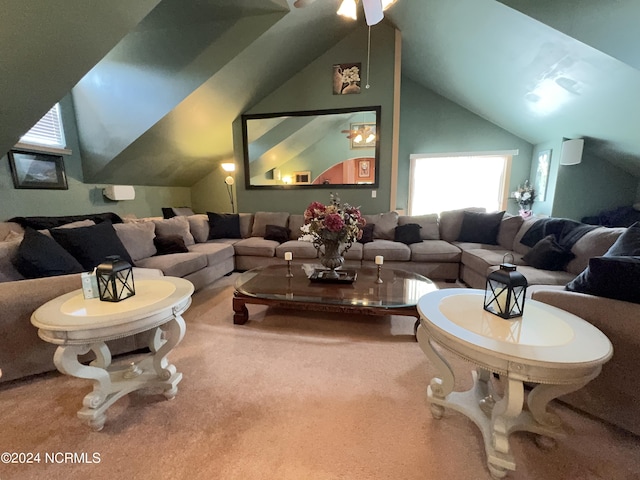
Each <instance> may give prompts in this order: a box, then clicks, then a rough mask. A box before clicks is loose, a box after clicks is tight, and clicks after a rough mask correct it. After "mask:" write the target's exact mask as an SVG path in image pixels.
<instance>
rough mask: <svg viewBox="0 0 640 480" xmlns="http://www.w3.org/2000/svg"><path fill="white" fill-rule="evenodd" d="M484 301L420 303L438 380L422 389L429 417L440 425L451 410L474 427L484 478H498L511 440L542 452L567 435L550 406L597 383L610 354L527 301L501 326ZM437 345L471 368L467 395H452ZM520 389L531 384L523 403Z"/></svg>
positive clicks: (578, 327) (439, 298)
mask: <svg viewBox="0 0 640 480" xmlns="http://www.w3.org/2000/svg"><path fill="white" fill-rule="evenodd" d="M483 300H484V291H483V290H473V289H467V288H451V289H444V290H438V291H435V292H431V293H428V294H426V295H425V296H423V297H422V298H421V299H420V300H419V301H418V311H419V312H420V326H419V327H418V332H417V337H418V343H419V344H420V348H422V350H423V351H424V353H425V354H426V355H427V357H428V358H429V360H431V362H432V363H433V364H434V366H435V367H436V368H437V369H438V373H439V375H438V376H436V377H434V378H433V379H432V380H431V382H430V385H429V387H428V389H427V397H428V401H429V404H430V408H431V413H432V415H433V417H434V418H436V419H440V418H442V415H443V413H444V409H445V407H448V408H451V409H454V410H456V411H458V412H460V413H462V414H463V415H466V416H467V417H469V418H470V419H471V420H473V422H474V423H475V424H476V425H477V426H478V428H479V429H480V431H481V432H482V435H483V437H484V445H485V451H486V454H487V466H488V468H489V471H490V472H491V475H492V477H493V478H502V477H504V476H505V475H506V474H507V472H508V470H515V468H516V462H515V459H514V457H513V455H512V453H511V448H510V446H509V435H510V434H511V433H512V432H515V431H529V432H533V433H535V434H537V435H539V436H540V437H538V439H537V440H538V441H539V443H540V444H541V446H545V445H547V444H548V443H549V442H548V440H549V439H553V438H556V437H559V436H561V435H564V433H565V432H564V430H563V429H562V425H561V422H560V419H559V418H558V417H557V415H555V414H553V413H552V412H549V411H547V405H548V404H549V402H550V401H551V400H553V399H554V398H557V397H559V396H560V395H564V394H566V393H570V392H573V391H575V390H578V389H579V388H582V387H583V386H584V385H586V384H587V383H588V382H590V381H591V380H593V379H594V378H595V377H597V376H598V374H599V373H600V371H601V369H602V365H603V364H604V363H605V362H607V361H608V360H609V359H610V358H611V356H612V355H613V347H612V345H611V342H610V341H609V339H608V338H607V337H606V336H605V335H604V334H603V333H602V332H601V331H600V330H598V329H597V328H596V327H594V326H593V325H591V324H590V323H588V322H586V321H584V320H582V319H581V318H579V317H577V316H575V315H572V314H570V313H568V312H565V311H564V310H560V309H559V308H556V307H553V306H551V305H547V304H544V303H541V302H537V301H535V300H529V299H527V300H526V302H525V308H524V314H523V316H522V317H519V318H516V319H511V320H505V319H503V318H501V317H498V316H496V315H493V314H491V313H489V312H486V311H485V310H484V309H483ZM434 344H435V345H438V346H440V347H443V348H444V349H445V350H447V351H449V352H451V353H453V354H455V355H457V356H458V357H460V358H463V359H465V360H467V361H469V362H471V363H472V364H474V365H476V367H477V368H476V371H474V372H472V373H473V387H471V389H469V390H468V391H466V392H454V391H453V387H454V381H455V375H454V372H453V369H452V368H451V366H450V365H449V363H448V362H447V360H446V359H445V358H444V357H443V356H442V355H441V353H440V352H439V351H438V349H436V348H434ZM492 373H497V374H499V375H500V381H501V384H502V385H503V390H504V391H503V392H496V391H495V390H494V388H493V384H492V383H491V381H490V380H491V376H492ZM525 382H526V383H532V384H535V386H534V387H533V389H532V390H531V391H530V392H529V394H528V395H525V389H524V383H525ZM524 407H526V408H524ZM551 442H552V440H551Z"/></svg>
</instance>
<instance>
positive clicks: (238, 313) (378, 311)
mask: <svg viewBox="0 0 640 480" xmlns="http://www.w3.org/2000/svg"><path fill="white" fill-rule="evenodd" d="M278 267H280V266H274V268H278ZM267 268H269V267H267ZM298 269H299V270H300V271H299V272H297V271H296V270H294V272H296V278H294V281H293V282H292V283H294V284H295V283H297V282H309V280H308V279H307V278H306V277H304V276H303V273H302V271H301V269H300V267H298ZM371 271H373V269H368V270H358V275H359V277H358V279H356V282H358V281H361V282H362V281H365V282H372V278H371ZM393 272H394V270H393V269H389V268H387V269H384V270H383V279H384V278H385V275H389V274H390V273H391V275H394V273H393ZM408 273H409V274H411V272H408ZM425 280H426V282H430V281H429V280H428V279H425ZM426 282H425V283H426ZM329 285H333V286H335V287H336V288H341V287H343V286H342V285H340V284H325V285H324V287H328V286H329ZM372 285H375V284H373V283H372ZM432 285H433V290H436V289H437V287H436V286H435V284H432ZM259 295H260V294H256V295H248V294H245V293H242V292H240V291H239V290H238V289H237V288H236V290H235V291H234V293H233V312H234V315H233V323H234V324H236V325H244V324H245V323H247V321H248V320H249V310H248V309H247V304H252V305H267V306H270V307H279V308H285V309H295V310H304V311H315V312H331V313H343V314H360V315H377V316H384V315H403V316H409V317H414V318H416V319H417V320H416V323H415V328H417V327H418V323H419V318H420V314H419V313H418V309H417V306H416V304H417V300H418V299H416V304H413V305H398V306H387V305H358V304H349V303H326V302H314V301H307V300H301V299H299V298H298V299H296V297H295V295H296V288H295V287H293V288H292V292H291V293H290V295H291V299H288V298H282V297H283V296H281V297H280V298H266V297H264V296H259ZM414 330H415V329H414Z"/></svg>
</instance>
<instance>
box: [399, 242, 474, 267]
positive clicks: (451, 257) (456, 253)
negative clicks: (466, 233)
mask: <svg viewBox="0 0 640 480" xmlns="http://www.w3.org/2000/svg"><path fill="white" fill-rule="evenodd" d="M409 248H410V249H411V261H412V262H426V263H437V262H441V263H457V262H459V261H460V255H461V253H462V252H461V251H460V249H459V248H458V247H456V246H455V245H452V244H451V243H449V242H445V241H444V240H423V241H422V242H420V243H414V244H412V245H410V246H409Z"/></svg>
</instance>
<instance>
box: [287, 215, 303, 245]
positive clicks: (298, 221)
mask: <svg viewBox="0 0 640 480" xmlns="http://www.w3.org/2000/svg"><path fill="white" fill-rule="evenodd" d="M303 225H304V215H299V214H295V215H289V229H290V230H291V235H290V236H289V239H290V240H298V239H299V238H300V237H301V236H302V231H301V230H300V227H302V226H303Z"/></svg>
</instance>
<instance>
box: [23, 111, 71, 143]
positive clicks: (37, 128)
mask: <svg viewBox="0 0 640 480" xmlns="http://www.w3.org/2000/svg"><path fill="white" fill-rule="evenodd" d="M15 148H20V149H25V150H35V151H39V152H48V153H57V154H62V155H70V154H71V150H69V149H68V148H67V144H66V139H65V135H64V125H63V123H62V114H61V111H60V104H59V103H56V104H55V105H54V106H53V107H51V109H50V110H49V111H48V112H47V113H45V114H44V116H43V117H42V118H41V119H40V120H38V122H37V123H36V124H35V125H34V126H33V127H31V129H29V131H28V132H27V133H25V134H24V135H23V136H22V137H20V141H19V142H18V143H17V144H16V145H15Z"/></svg>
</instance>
